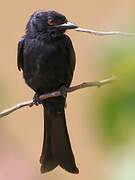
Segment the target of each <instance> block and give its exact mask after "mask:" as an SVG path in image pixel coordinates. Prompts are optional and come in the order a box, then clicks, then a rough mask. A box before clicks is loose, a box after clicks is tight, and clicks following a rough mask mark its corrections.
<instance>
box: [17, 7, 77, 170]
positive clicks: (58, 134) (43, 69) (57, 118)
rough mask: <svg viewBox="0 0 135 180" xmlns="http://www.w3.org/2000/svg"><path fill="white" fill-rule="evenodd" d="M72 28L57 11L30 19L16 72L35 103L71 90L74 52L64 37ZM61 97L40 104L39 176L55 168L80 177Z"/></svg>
mask: <svg viewBox="0 0 135 180" xmlns="http://www.w3.org/2000/svg"><path fill="white" fill-rule="evenodd" d="M74 28H77V25H75V24H73V23H71V22H68V21H67V19H66V17H65V16H64V15H62V14H60V13H58V12H56V11H52V10H39V11H36V12H35V13H34V14H33V15H32V16H31V18H30V20H29V22H28V24H27V26H26V33H25V35H24V36H22V38H21V39H20V41H19V43H18V69H19V70H21V69H22V70H23V77H24V79H25V82H26V83H27V85H28V86H30V87H31V88H32V89H33V90H34V91H35V93H36V95H35V96H34V101H35V99H37V98H35V97H38V96H40V95H41V94H45V93H49V92H53V91H56V90H59V89H60V90H61V92H64V91H63V90H64V89H65V88H68V87H69V86H70V84H71V81H72V77H73V72H74V68H75V52H74V49H73V46H72V42H71V40H70V38H69V37H68V36H67V35H65V34H64V33H65V31H66V30H68V29H74ZM63 87H64V88H63ZM64 95H65V93H64ZM64 95H63V96H59V97H53V98H48V99H46V100H44V101H42V105H43V108H44V140H43V148H42V154H41V158H40V163H41V172H42V173H44V172H48V171H51V170H53V169H54V168H55V167H57V166H58V165H59V166H61V167H62V168H63V169H65V170H67V171H68V172H70V173H79V170H78V168H77V167H76V164H75V158H74V155H73V152H72V149H71V144H70V140H69V135H68V131H67V127H66V120H65V111H64V106H65V100H66V96H64Z"/></svg>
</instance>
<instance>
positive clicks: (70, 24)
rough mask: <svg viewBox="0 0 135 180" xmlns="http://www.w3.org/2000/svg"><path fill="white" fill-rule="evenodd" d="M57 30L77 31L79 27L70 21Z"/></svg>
mask: <svg viewBox="0 0 135 180" xmlns="http://www.w3.org/2000/svg"><path fill="white" fill-rule="evenodd" d="M57 28H59V29H63V30H67V29H76V28H78V26H77V25H76V24H73V23H72V22H69V21H68V22H67V23H64V24H60V25H58V26H57Z"/></svg>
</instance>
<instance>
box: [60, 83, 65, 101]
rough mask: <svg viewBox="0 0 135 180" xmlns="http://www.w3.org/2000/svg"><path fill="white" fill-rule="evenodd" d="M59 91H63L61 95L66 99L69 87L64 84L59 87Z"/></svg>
mask: <svg viewBox="0 0 135 180" xmlns="http://www.w3.org/2000/svg"><path fill="white" fill-rule="evenodd" d="M59 91H60V93H61V95H62V96H63V97H64V98H65V99H66V97H67V88H66V86H65V85H62V86H61V87H60V88H59Z"/></svg>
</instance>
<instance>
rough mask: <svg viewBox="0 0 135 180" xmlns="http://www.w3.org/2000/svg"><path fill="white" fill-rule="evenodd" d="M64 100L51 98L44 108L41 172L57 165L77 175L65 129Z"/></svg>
mask: <svg viewBox="0 0 135 180" xmlns="http://www.w3.org/2000/svg"><path fill="white" fill-rule="evenodd" d="M64 104H65V100H64V98H63V97H57V98H51V100H50V99H49V100H48V101H46V102H45V103H43V107H44V142H43V149H42V155H41V158H40V163H41V172H42V173H45V172H48V171H51V170H53V169H54V168H56V167H57V166H58V165H60V166H61V167H62V168H63V169H65V170H66V171H68V172H71V173H76V174H77V173H79V170H78V168H77V167H76V164H75V159H74V155H73V152H72V149H71V144H70V140H69V136H68V131H67V127H66V120H65V112H64Z"/></svg>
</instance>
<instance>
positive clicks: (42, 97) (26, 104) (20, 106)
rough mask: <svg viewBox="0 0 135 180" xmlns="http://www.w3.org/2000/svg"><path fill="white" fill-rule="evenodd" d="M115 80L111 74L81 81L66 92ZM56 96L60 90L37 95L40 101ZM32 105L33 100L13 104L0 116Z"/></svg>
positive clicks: (59, 93) (0, 115)
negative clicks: (88, 80) (97, 78)
mask: <svg viewBox="0 0 135 180" xmlns="http://www.w3.org/2000/svg"><path fill="white" fill-rule="evenodd" d="M115 80H116V77H115V76H114V75H113V76H112V77H111V78H108V79H105V80H101V81H95V82H85V83H82V84H80V85H76V86H72V87H70V88H68V89H67V93H70V92H73V91H76V90H78V89H82V88H87V87H93V86H97V87H100V86H103V85H105V84H108V83H111V82H112V81H115ZM57 96H61V92H60V91H55V92H52V93H48V94H43V95H41V96H40V97H39V101H42V100H45V99H47V98H51V97H57ZM33 105H34V103H33V100H30V101H26V102H23V103H19V104H17V105H15V106H13V107H11V108H9V109H6V110H4V111H2V112H0V118H2V117H4V116H7V115H8V114H10V113H12V112H14V111H16V110H18V109H20V108H22V107H24V106H29V107H32V106H33Z"/></svg>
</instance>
